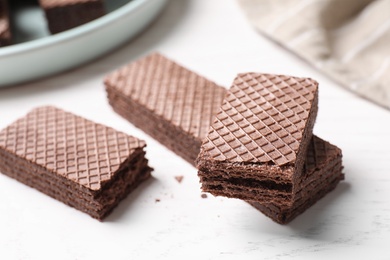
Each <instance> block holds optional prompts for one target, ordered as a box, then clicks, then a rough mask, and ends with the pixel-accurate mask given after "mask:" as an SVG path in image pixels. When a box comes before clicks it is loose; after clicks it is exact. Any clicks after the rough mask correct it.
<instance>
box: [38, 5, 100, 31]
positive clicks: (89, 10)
mask: <svg viewBox="0 0 390 260" xmlns="http://www.w3.org/2000/svg"><path fill="white" fill-rule="evenodd" d="M39 2H40V5H41V7H42V8H43V10H44V11H45V15H46V19H47V22H48V27H49V31H50V32H51V33H52V34H55V33H59V32H62V31H66V30H69V29H71V28H74V27H77V26H79V25H82V24H85V23H87V22H90V21H92V20H95V19H97V18H99V17H101V16H103V15H104V14H105V10H104V4H103V1H102V0H39Z"/></svg>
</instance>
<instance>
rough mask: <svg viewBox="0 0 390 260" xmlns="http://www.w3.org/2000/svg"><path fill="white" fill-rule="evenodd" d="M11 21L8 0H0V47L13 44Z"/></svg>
mask: <svg viewBox="0 0 390 260" xmlns="http://www.w3.org/2000/svg"><path fill="white" fill-rule="evenodd" d="M9 21H10V20H9V10H8V3H7V0H0V47H2V46H7V45H10V44H11V29H10V22H9Z"/></svg>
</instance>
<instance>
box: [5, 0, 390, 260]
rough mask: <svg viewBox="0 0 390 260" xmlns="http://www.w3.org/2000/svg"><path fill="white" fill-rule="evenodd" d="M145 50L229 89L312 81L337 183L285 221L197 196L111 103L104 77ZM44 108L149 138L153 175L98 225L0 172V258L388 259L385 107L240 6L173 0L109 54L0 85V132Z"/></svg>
mask: <svg viewBox="0 0 390 260" xmlns="http://www.w3.org/2000/svg"><path fill="white" fill-rule="evenodd" d="M152 51H159V52H161V53H163V54H165V55H166V56H168V57H170V58H172V59H174V60H176V61H178V62H179V63H181V64H183V65H185V66H187V67H188V68H190V69H192V70H194V71H196V72H198V73H200V74H202V75H205V76H206V77H207V78H209V79H211V80H214V81H216V82H218V83H220V84H222V85H224V86H226V87H228V86H229V85H230V83H231V81H232V79H233V78H234V76H235V75H236V74H237V73H238V72H247V71H258V72H269V73H278V74H290V75H297V76H307V77H312V78H314V79H316V80H318V81H319V82H320V94H319V114H318V118H317V122H316V126H315V129H314V132H315V134H317V135H318V136H320V137H322V138H324V139H326V140H329V141H330V142H332V143H334V144H336V145H338V146H339V147H340V148H342V150H343V154H344V158H343V163H344V166H345V168H344V172H345V176H346V179H345V181H343V182H342V183H340V184H339V186H338V187H337V188H336V190H334V191H333V192H332V193H330V194H329V195H327V196H326V197H325V198H324V199H322V200H321V201H319V202H318V203H317V204H315V205H314V206H313V207H311V208H310V209H309V210H307V211H306V212H305V213H304V214H302V215H300V216H299V217H298V218H296V219H295V220H294V221H293V222H291V223H290V224H288V225H285V226H282V225H279V224H276V223H274V222H272V221H271V220H270V219H269V218H267V217H265V216H264V215H262V214H261V213H260V212H259V211H257V210H255V209H254V208H252V207H251V206H249V205H248V204H246V203H245V202H243V201H240V200H234V199H226V198H222V197H213V196H211V195H209V196H208V197H207V198H201V192H200V189H199V181H198V177H197V175H196V170H195V168H193V167H192V166H191V165H190V164H188V163H186V162H185V161H184V160H182V159H181V158H180V157H178V156H176V155H175V154H174V153H172V152H170V151H169V150H167V149H166V148H165V147H163V146H162V145H160V144H159V143H158V142H156V141H155V140H153V139H152V138H151V137H149V136H148V135H146V134H145V133H144V132H142V131H141V130H139V129H137V128H136V127H134V126H133V125H132V124H130V123H128V122H127V121H125V120H124V119H122V118H121V117H119V116H118V115H117V114H115V113H114V112H113V111H112V109H111V108H110V106H109V105H108V102H107V99H106V96H105V95H106V94H105V91H104V87H103V84H102V79H103V77H104V75H105V74H106V73H107V72H110V71H112V70H114V69H115V68H117V67H119V66H121V65H122V64H125V63H127V62H129V61H132V60H134V59H136V58H138V57H141V56H143V55H145V54H147V53H149V52H152ZM21 73H22V72H21ZM47 104H53V105H56V106H58V107H61V108H63V109H65V110H68V111H72V112H74V113H77V114H79V115H82V116H84V117H86V118H89V119H92V120H94V121H97V122H100V123H103V124H106V125H109V126H112V127H114V128H116V129H118V130H121V131H124V132H126V133H129V134H132V135H135V136H138V137H139V138H142V139H144V140H146V141H147V143H148V148H147V156H148V158H149V159H150V164H151V166H153V167H154V169H155V171H154V172H153V178H152V179H150V180H149V181H147V182H145V183H144V184H142V185H141V186H140V187H139V188H138V189H137V190H136V191H135V192H133V193H132V194H131V195H130V196H129V197H127V198H126V199H125V200H124V201H123V202H122V203H121V204H120V205H119V207H118V208H117V209H116V210H115V211H114V212H113V213H112V214H111V215H110V216H109V217H108V218H107V220H106V221H104V222H99V221H96V220H94V219H92V218H91V217H89V216H88V215H86V214H84V213H81V212H79V211H77V210H75V209H72V208H70V207H68V206H66V205H64V204H62V203H60V202H58V201H56V200H54V199H51V198H50V197H48V196H46V195H43V194H42V193H40V192H38V191H36V190H34V189H31V188H29V187H27V186H25V185H23V184H20V183H18V182H17V181H15V180H13V179H11V178H8V177H6V176H4V175H0V259H183V258H189V259H326V260H328V259H340V258H341V257H342V258H343V259H390V247H389V241H390V111H387V110H385V109H383V108H381V107H378V106H376V105H374V104H372V103H370V102H368V101H366V100H363V99H361V98H359V97H358V96H356V95H354V94H353V93H350V92H348V91H346V90H345V89H343V88H342V87H340V86H339V85H338V84H336V83H335V82H333V81H331V80H329V79H328V78H327V77H325V76H323V75H322V74H321V73H320V72H318V71H316V70H315V69H313V68H311V67H310V66H309V65H307V64H306V63H305V62H304V61H302V60H300V59H298V58H296V57H295V56H294V55H292V54H291V53H290V52H288V51H286V50H284V49H282V48H281V47H279V46H277V45H275V44H274V43H273V42H271V41H269V40H267V39H265V38H263V37H261V36H260V35H259V34H257V33H256V31H255V30H254V29H253V28H251V26H250V25H249V23H248V22H247V20H246V18H245V17H244V15H243V13H242V12H241V10H240V8H239V6H238V4H237V2H236V1H233V0H228V1H226V0H213V1H209V0H185V1H183V0H171V1H170V2H169V4H168V5H167V8H166V9H165V11H164V12H163V13H162V15H161V16H160V18H158V20H157V21H156V22H155V23H153V24H152V25H151V26H150V27H149V28H148V30H146V31H145V32H144V33H142V34H140V35H139V36H138V37H137V38H136V39H134V40H133V41H131V42H129V43H128V44H126V45H125V46H123V47H121V48H119V49H117V50H115V51H113V52H112V53H110V54H108V55H106V56H104V57H102V58H100V59H98V60H96V61H94V62H92V63H90V64H87V65H85V66H83V67H80V68H77V69H74V70H72V71H69V72H66V73H62V74H60V75H56V76H52V77H50V78H46V79H42V80H39V81H36V82H32V83H28V84H23V85H20V86H16V87H12V88H7V89H0V128H4V127H5V126H7V125H8V124H9V123H11V122H12V121H14V120H15V119H16V118H18V117H20V116H22V115H24V114H25V113H27V112H28V111H29V110H30V109H32V108H34V107H36V106H40V105H47ZM179 175H182V176H184V179H183V181H182V182H181V183H179V182H177V181H176V179H175V176H179ZM157 200H159V202H157Z"/></svg>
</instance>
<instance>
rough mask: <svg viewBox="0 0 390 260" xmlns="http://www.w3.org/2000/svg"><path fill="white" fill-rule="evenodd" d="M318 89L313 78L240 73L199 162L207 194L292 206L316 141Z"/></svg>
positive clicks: (210, 132) (200, 155)
mask: <svg viewBox="0 0 390 260" xmlns="http://www.w3.org/2000/svg"><path fill="white" fill-rule="evenodd" d="M317 87H318V83H317V82H316V81H314V80H312V79H309V78H297V77H291V76H284V75H270V74H260V73H245V74H239V75H238V76H237V77H236V79H235V80H234V83H233V85H232V87H231V88H230V90H229V92H228V94H227V95H226V98H225V99H224V101H223V104H222V106H221V110H220V111H219V112H218V114H217V115H216V117H215V119H214V121H213V124H212V125H211V127H210V131H209V133H208V135H207V137H206V138H205V140H204V142H203V144H202V147H201V151H200V154H199V156H198V158H197V168H198V170H199V173H198V175H199V177H200V181H201V183H202V189H203V191H207V192H210V193H212V194H214V195H221V196H226V197H231V198H238V199H243V200H249V201H257V202H260V203H284V202H285V201H286V200H287V201H290V202H292V201H293V195H294V194H295V192H296V189H297V188H298V186H297V185H296V184H297V183H298V182H299V178H300V177H301V175H302V170H303V165H304V161H305V157H306V152H307V148H308V144H309V142H310V140H311V138H312V129H313V126H314V122H315V118H316V114H317V108H318V107H317V102H318V101H317V97H318V88H317ZM290 206H291V205H290Z"/></svg>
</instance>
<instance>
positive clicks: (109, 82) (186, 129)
mask: <svg viewBox="0 0 390 260" xmlns="http://www.w3.org/2000/svg"><path fill="white" fill-rule="evenodd" d="M105 85H106V90H107V95H108V100H109V103H110V105H111V106H112V107H113V109H114V110H115V111H116V112H117V113H118V114H120V115H121V116H123V117H124V118H126V119H127V120H129V121H130V122H132V123H133V124H134V125H135V126H137V127H139V128H141V129H142V130H144V131H145V132H146V133H147V134H149V135H150V136H152V137H153V138H155V139H156V140H158V141H159V142H160V143H162V144H163V145H165V146H167V147H168V148H169V149H171V150H172V151H173V152H175V153H176V154H178V155H179V156H181V157H183V158H184V159H185V160H187V161H188V162H189V163H191V164H193V165H194V162H195V159H196V156H197V154H198V153H199V149H200V145H201V143H202V139H203V138H204V137H205V136H206V133H207V131H208V127H209V126H210V122H211V120H212V118H213V116H214V115H215V113H216V112H217V110H218V108H219V106H220V104H221V103H222V100H223V97H224V95H225V93H226V89H225V88H223V87H220V86H218V85H217V84H215V83H214V82H211V81H209V80H207V79H205V78H204V77H202V76H199V75H197V74H196V73H194V72H192V71H190V70H188V69H186V68H184V67H182V66H180V65H178V64H177V63H175V62H173V61H171V60H169V59H167V58H166V57H164V56H162V55H161V54H158V53H153V54H151V55H149V56H147V57H145V58H142V59H140V60H138V61H136V62H134V63H131V64H129V65H126V66H124V67H123V68H120V69H119V70H117V71H115V72H113V73H111V74H110V75H108V76H107V77H106V79H105Z"/></svg>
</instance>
